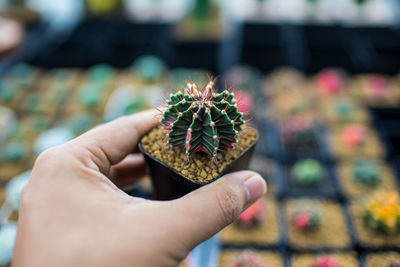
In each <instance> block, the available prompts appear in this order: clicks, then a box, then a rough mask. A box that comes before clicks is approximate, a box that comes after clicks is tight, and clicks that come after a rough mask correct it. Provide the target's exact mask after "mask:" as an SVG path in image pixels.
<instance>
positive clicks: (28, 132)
mask: <svg viewBox="0 0 400 267" xmlns="http://www.w3.org/2000/svg"><path fill="white" fill-rule="evenodd" d="M399 71H400V1H398V0H214V1H212V0H85V1H84V0H57V1H54V0H0V266H9V264H10V261H11V258H12V248H13V244H14V239H15V233H16V227H17V225H16V222H17V220H18V206H19V194H20V191H21V188H22V187H23V185H24V184H25V183H26V182H27V181H28V179H29V176H30V169H31V168H32V165H33V163H34V160H35V158H36V157H37V155H38V154H39V153H41V152H42V151H43V150H45V149H47V148H49V147H52V146H54V145H58V144H62V143H64V142H66V141H68V140H70V139H72V138H74V137H75V136H77V135H79V134H81V133H83V132H84V131H86V130H88V129H90V128H91V127H93V126H94V125H96V124H99V123H103V122H107V121H110V120H112V119H114V118H117V117H119V116H121V115H125V114H131V113H134V112H138V111H140V110H143V109H147V108H150V107H154V106H158V105H160V104H162V103H163V102H162V98H163V97H165V96H166V95H168V93H169V92H170V91H173V90H175V89H182V88H184V86H185V84H186V81H187V80H188V79H195V81H196V83H197V84H198V85H199V87H200V88H202V87H203V86H205V84H206V82H207V80H208V79H209V77H210V75H211V76H213V77H218V82H217V88H218V89H219V90H223V89H225V87H226V86H233V88H234V89H235V93H236V96H237V97H238V98H240V100H241V101H240V106H239V109H240V110H241V111H243V112H247V113H249V114H251V115H250V117H251V119H252V120H251V125H253V126H255V127H257V128H258V129H259V132H260V140H259V142H258V144H257V148H256V155H255V156H254V158H253V161H252V163H251V169H253V170H256V171H258V172H260V173H261V174H262V175H263V176H264V177H265V179H267V182H268V185H269V192H268V195H267V196H266V197H265V199H263V200H262V201H260V202H257V204H256V205H255V206H254V207H252V209H250V210H249V211H248V212H247V213H246V214H245V215H243V217H242V218H241V219H240V220H238V221H237V222H235V223H234V224H233V225H231V226H229V227H228V228H227V230H224V231H223V232H222V233H221V235H220V238H219V239H218V238H215V239H212V240H210V241H209V243H205V245H204V246H203V248H200V249H199V250H196V251H194V252H193V253H192V255H191V256H190V257H189V258H188V260H187V262H186V263H185V264H186V266H190V267H193V266H201V267H203V266H205V267H207V266H209V267H211V266H230V267H235V266H236V267H237V266H247V265H234V264H236V263H238V262H242V261H243V262H253V263H254V262H258V265H254V266H265V264H266V266H270V267H271V266H299V267H302V266H308V267H310V266H312V267H323V266H330V267H334V266H346V267H347V266H350V267H351V266H383V267H386V266H387V267H388V266H400V264H399V263H400V261H399V260H400V234H399V232H400V197H399V194H398V189H399V187H398V184H399V167H398V166H399V165H400V164H399V163H400V76H399ZM124 190H125V191H126V192H127V193H129V194H131V195H134V196H140V197H146V198H151V197H152V188H151V183H150V181H149V178H148V177H146V178H145V179H143V182H142V183H140V184H139V185H136V186H128V187H126V188H124ZM372 196H373V197H372ZM366 199H373V200H374V201H377V202H378V204H374V205H372V206H374V207H375V209H374V210H372V211H369V210H367V211H366V210H365V209H363V208H365V206H364V205H365V204H364V203H365V201H366ZM382 199H383V200H385V199H389V200H390V201H389V202H388V203H384V201H383V202H379V201H380V200H382ZM299 203H300V204H299ZM368 207H369V206H368ZM381 207H382V209H380V208H381ZM374 212H375V213H376V214H379V216H381V217H379V216H378V217H379V220H378V222H375V221H374V223H375V224H372V227H371V225H369V224H368V222H367V221H365V220H366V219H365V218H366V217H365V214H368V216H370V217H368V218H371V217H372V218H375V217H374V216H375V215H374V214H375V213H374ZM371 214H372V215H371ZM300 215H301V216H300ZM299 216H300V217H299ZM378 217H376V218H378ZM311 219H312V220H311ZM311 222H312V223H314V224H313V226H312V227H313V228H312V230H304V229H308V228H307V227H309V225H311V224H310V223H311ZM393 222H394V223H393ZM374 225H380V228H379V229H375V228H376V227H375V228H374ZM310 227H311V226H310ZM310 229H311V228H310ZM248 250H251V251H248ZM210 251H213V252H214V253H209V252H210ZM260 262H261V263H260ZM263 264H264V265H263ZM390 264H392V265H390ZM396 264H397V265H396ZM251 266H253V265H251Z"/></svg>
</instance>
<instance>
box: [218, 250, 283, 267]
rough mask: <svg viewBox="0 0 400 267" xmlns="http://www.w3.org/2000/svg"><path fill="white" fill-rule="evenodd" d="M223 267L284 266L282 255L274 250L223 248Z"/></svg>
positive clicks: (221, 264) (220, 262) (221, 262)
mask: <svg viewBox="0 0 400 267" xmlns="http://www.w3.org/2000/svg"><path fill="white" fill-rule="evenodd" d="M218 266H221V267H247V266H251V267H264V266H274V267H283V266H285V265H284V260H283V257H282V255H281V254H280V253H279V252H277V251H274V250H254V249H252V250H248V249H247V250H236V249H227V250H223V251H222V252H221V255H220V260H219V265H218Z"/></svg>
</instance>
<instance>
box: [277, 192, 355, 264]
mask: <svg viewBox="0 0 400 267" xmlns="http://www.w3.org/2000/svg"><path fill="white" fill-rule="evenodd" d="M284 214H285V218H286V219H285V221H286V232H287V242H288V246H289V247H290V248H292V249H303V250H305V249H311V250H319V251H320V250H323V249H344V248H349V247H350V246H351V245H352V239H351V235H349V231H348V230H349V229H348V228H347V223H346V217H345V213H344V211H343V209H342V207H341V205H340V204H338V203H336V202H334V201H331V200H324V199H315V198H292V199H289V200H287V201H285V203H284ZM307 266H309V265H307Z"/></svg>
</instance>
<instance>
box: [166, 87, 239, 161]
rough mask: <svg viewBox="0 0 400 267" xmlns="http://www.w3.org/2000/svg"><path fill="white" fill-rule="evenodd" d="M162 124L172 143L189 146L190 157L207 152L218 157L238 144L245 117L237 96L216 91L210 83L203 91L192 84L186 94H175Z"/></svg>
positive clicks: (171, 98)
mask: <svg viewBox="0 0 400 267" xmlns="http://www.w3.org/2000/svg"><path fill="white" fill-rule="evenodd" d="M167 104H168V108H167V110H166V111H165V112H164V116H163V118H162V119H161V123H162V124H163V125H164V129H165V130H166V131H167V137H168V143H169V144H170V145H172V146H185V152H186V155H187V156H188V157H189V156H190V155H191V154H192V153H195V152H205V153H207V154H208V155H209V156H210V157H212V158H215V157H216V155H217V152H218V151H219V150H229V149H231V148H233V145H234V144H235V143H237V142H238V139H237V135H238V133H239V132H240V131H241V129H242V125H243V124H244V120H243V118H242V116H243V114H242V113H241V112H239V111H238V108H237V105H236V99H235V97H234V93H233V92H230V91H228V90H225V91H223V92H221V93H216V92H215V91H214V82H213V81H210V82H209V83H208V84H207V86H206V87H205V88H204V91H203V92H200V91H199V90H198V89H197V86H196V84H194V83H191V82H189V83H188V84H187V88H185V89H184V92H182V91H178V92H177V93H175V94H171V95H170V98H169V99H168V101H167Z"/></svg>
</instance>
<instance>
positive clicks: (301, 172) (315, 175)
mask: <svg viewBox="0 0 400 267" xmlns="http://www.w3.org/2000/svg"><path fill="white" fill-rule="evenodd" d="M323 175H324V171H323V168H322V166H321V164H320V163H319V162H318V161H316V160H314V159H305V160H301V161H299V162H297V163H296V164H295V165H294V166H293V169H292V176H293V177H294V179H295V181H296V182H297V183H298V184H299V185H302V186H313V185H315V184H318V183H319V182H320V181H321V179H322V177H323Z"/></svg>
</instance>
